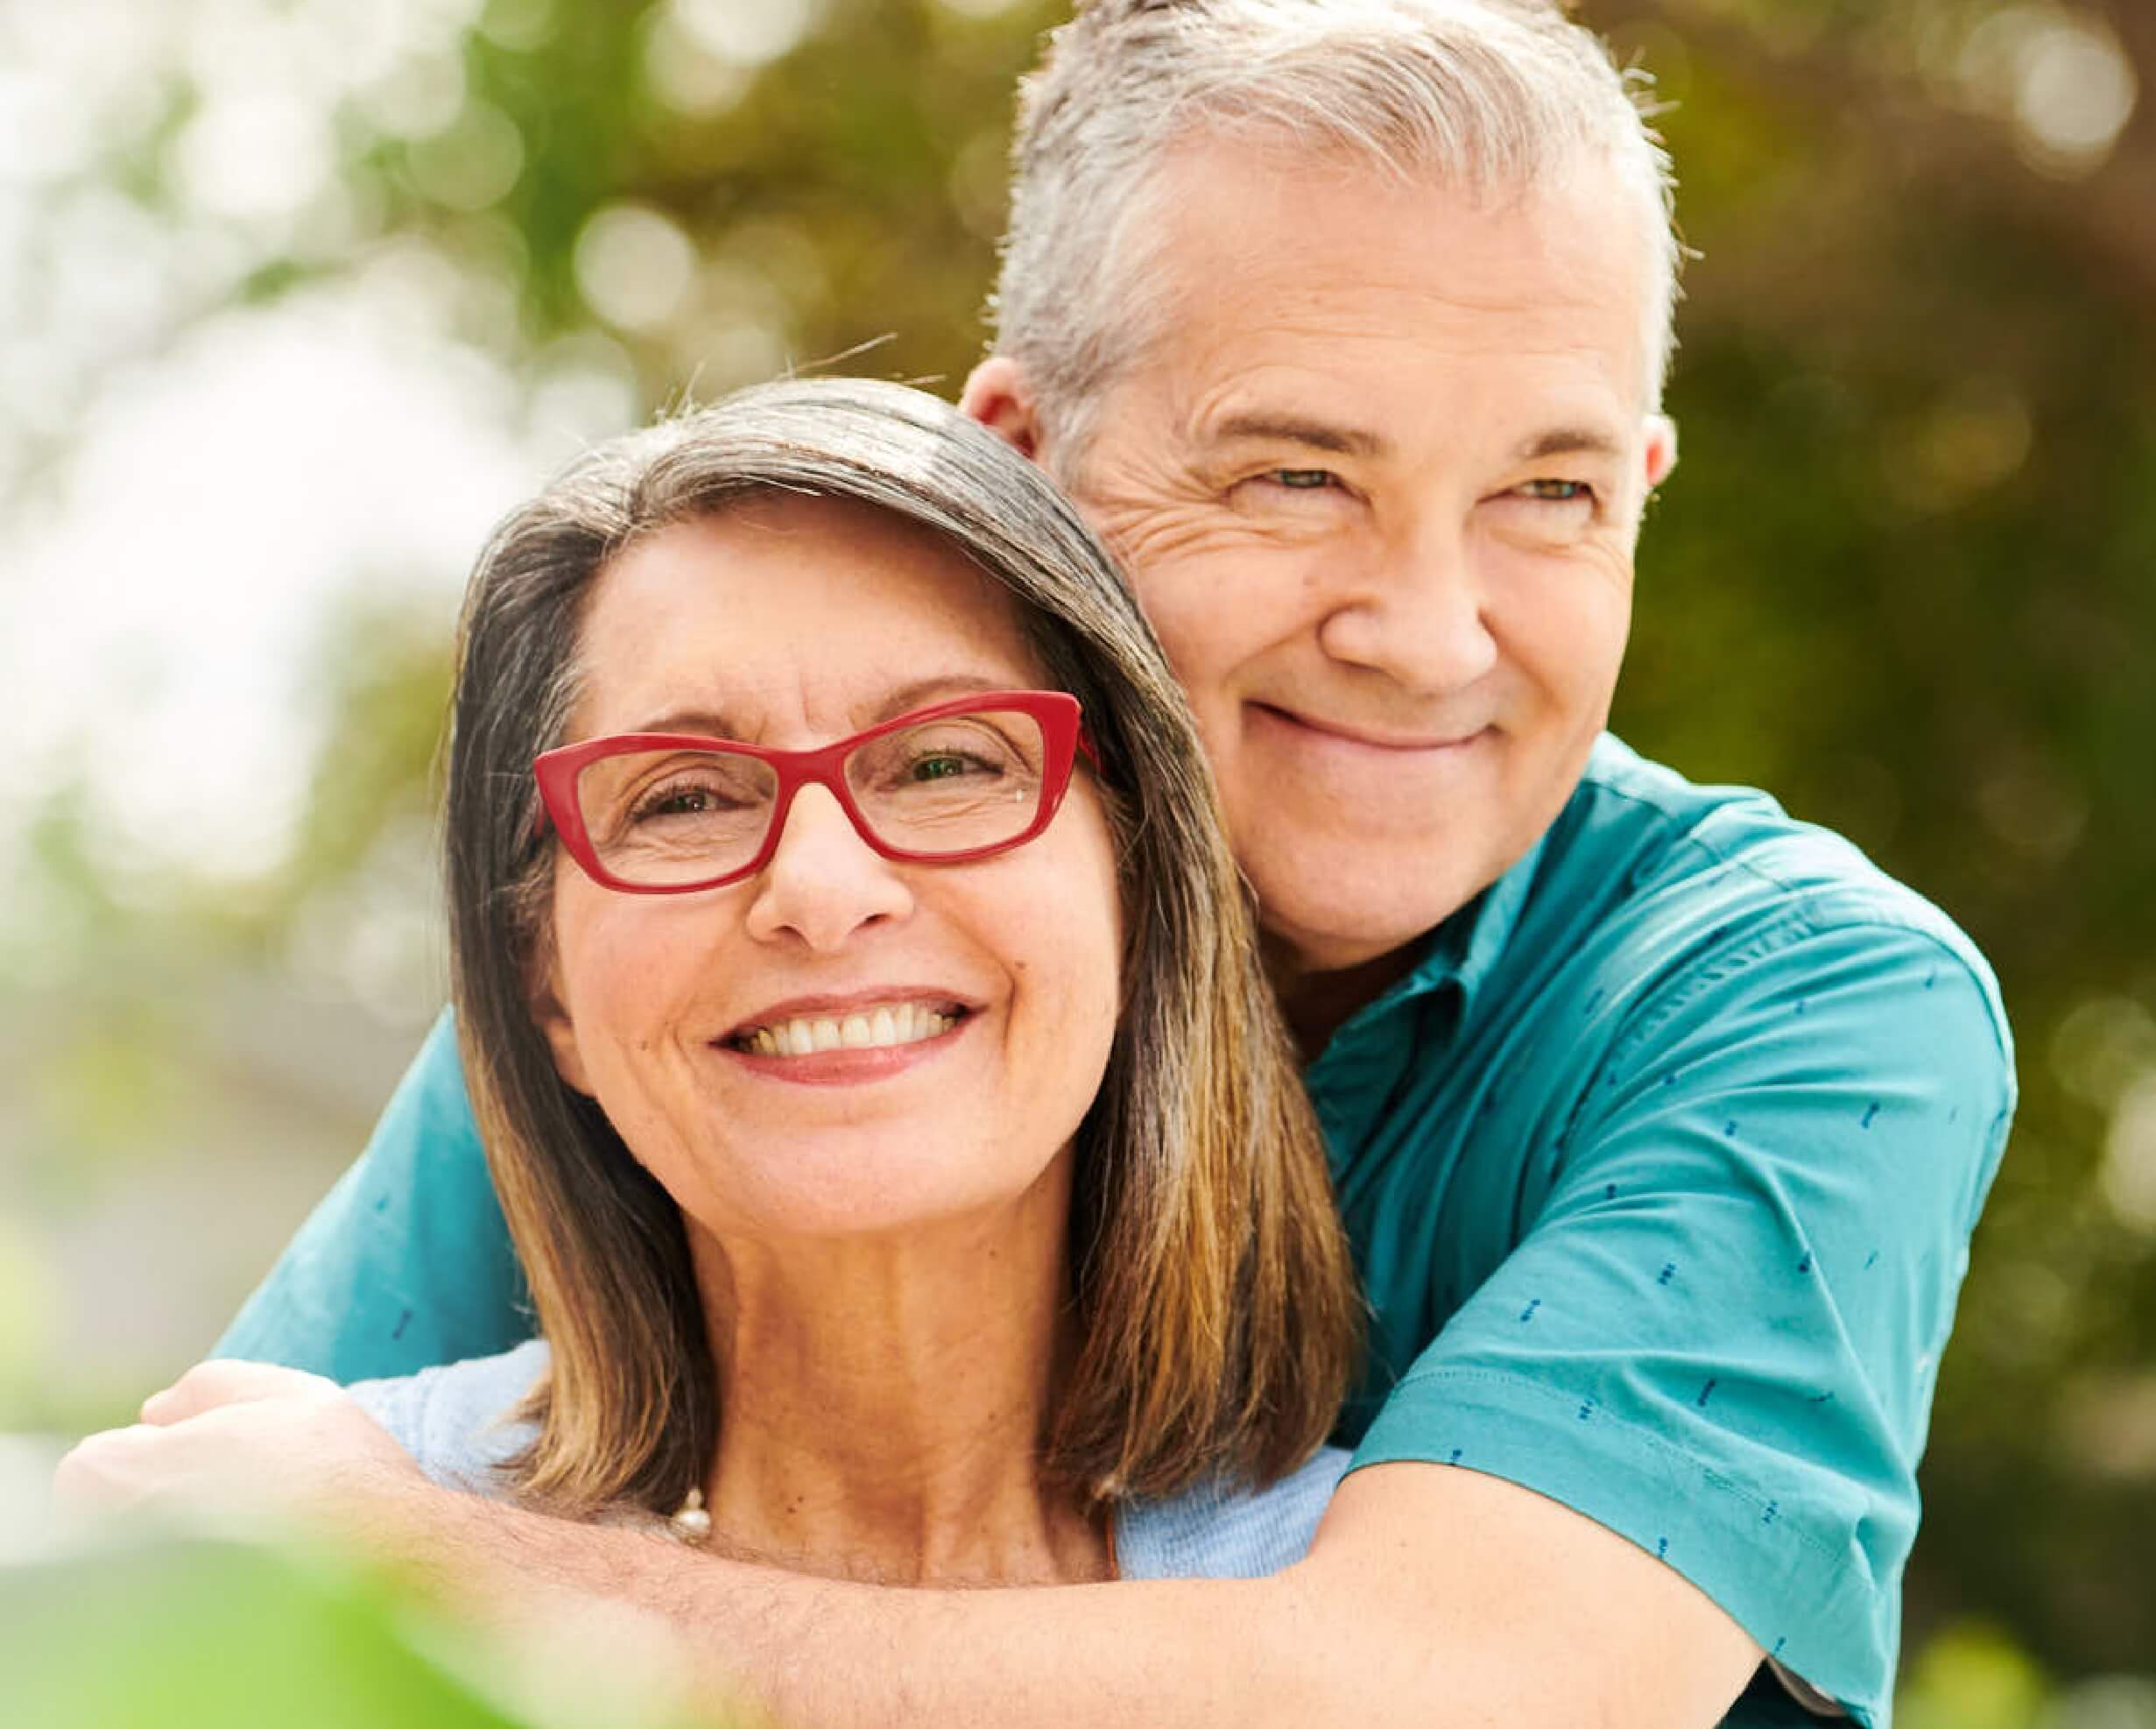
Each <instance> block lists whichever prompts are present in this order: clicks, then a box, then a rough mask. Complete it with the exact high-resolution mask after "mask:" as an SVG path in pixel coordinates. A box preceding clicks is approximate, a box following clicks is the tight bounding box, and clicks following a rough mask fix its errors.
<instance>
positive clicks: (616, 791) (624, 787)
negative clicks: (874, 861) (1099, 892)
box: [576, 709, 1047, 887]
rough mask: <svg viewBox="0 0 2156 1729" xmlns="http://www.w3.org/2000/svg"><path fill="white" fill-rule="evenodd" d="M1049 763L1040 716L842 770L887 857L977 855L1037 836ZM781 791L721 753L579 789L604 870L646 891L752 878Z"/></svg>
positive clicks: (1005, 714) (897, 750) (647, 756)
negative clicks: (890, 853) (741, 873)
mask: <svg viewBox="0 0 2156 1729" xmlns="http://www.w3.org/2000/svg"><path fill="white" fill-rule="evenodd" d="M1046 759H1047V748H1046V741H1045V739H1044V738H1043V737H1042V736H1041V730H1040V725H1039V722H1038V721H1036V720H1035V719H1034V718H1033V717H1032V716H1031V715H1027V714H1023V713H1019V712H1016V711H1007V710H1003V709H987V710H970V711H968V712H967V713H964V714H958V715H948V716H943V717H942V718H941V719H939V720H930V721H923V722H921V723H919V725H916V726H908V727H902V728H900V729H899V730H897V731H895V732H886V733H882V734H879V735H878V736H877V737H873V738H869V739H865V740H863V742H862V743H861V744H860V745H856V747H855V748H854V749H853V751H851V752H849V754H848V755H847V757H846V759H845V777H846V789H847V791H848V793H849V794H851V796H852V799H853V801H854V805H855V808H856V810H857V811H858V812H859V813H860V817H861V820H862V822H863V823H864V824H865V825H866V826H867V828H868V829H869V830H870V832H871V834H872V835H873V836H874V837H875V838H876V839H877V841H879V842H881V843H883V844H884V846H886V847H890V848H892V849H893V850H898V851H901V852H912V853H920V854H925V855H928V856H931V857H934V856H936V855H940V854H948V853H961V852H970V851H973V850H976V848H980V847H989V846H997V845H999V844H1001V843H1004V842H1005V841H1011V840H1016V839H1017V838H1018V836H1020V835H1022V834H1024V833H1025V831H1026V830H1027V829H1029V828H1031V827H1032V824H1033V820H1034V818H1035V816H1036V815H1038V813H1039V808H1040V797H1041V790H1042V787H1043V785H1044V782H1045V780H1046ZM778 792H779V777H778V774H777V772H776V771H775V770H774V769H773V768H772V766H771V765H770V764H769V763H767V762H764V761H763V760H762V759H759V758H757V757H751V756H746V755H743V754H742V753H741V752H736V751H728V750H722V749H714V750H708V751H638V752H628V753H625V754H623V755H619V756H609V757H602V758H600V759H597V760H596V761H594V762H591V763H588V764H587V765H586V766H585V767H584V769H583V771H582V773H581V774H580V775H579V776H578V777H577V782H576V797H577V804H578V806H579V808H580V809H581V812H582V815H583V819H584V830H585V833H586V834H587V835H588V836H589V837H590V840H591V843H592V846H593V849H594V850H595V851H596V852H597V853H598V855H599V861H600V863H601V864H602V865H605V866H606V868H607V870H608V871H609V872H612V874H613V875H615V876H616V877H618V878H619V879H621V880H622V881H624V882H626V883H633V884H636V885H638V886H645V887H664V886H669V885H672V884H676V883H690V882H701V881H703V880H706V879H710V878H714V877H722V876H724V875H726V874H727V873H728V872H732V871H738V870H741V869H743V867H744V866H746V865H748V864H749V863H750V861H751V860H753V859H754V858H755V857H756V856H757V853H758V852H759V851H760V850H762V849H763V846H764V837H765V836H766V835H768V834H769V832H770V830H771V826H772V818H773V813H774V812H775V811H776V809H777V808H778Z"/></svg>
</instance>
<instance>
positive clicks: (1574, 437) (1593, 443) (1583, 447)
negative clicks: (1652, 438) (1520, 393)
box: [1519, 426, 1624, 462]
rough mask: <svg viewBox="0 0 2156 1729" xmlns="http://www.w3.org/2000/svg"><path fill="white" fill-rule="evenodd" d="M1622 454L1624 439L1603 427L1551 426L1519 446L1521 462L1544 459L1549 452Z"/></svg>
mask: <svg viewBox="0 0 2156 1729" xmlns="http://www.w3.org/2000/svg"><path fill="white" fill-rule="evenodd" d="M1552 456H1606V457H1608V458H1610V460H1611V461H1612V462H1616V461H1618V460H1621V459H1622V458H1623V456H1624V441H1623V440H1622V439H1620V438H1618V437H1617V434H1615V433H1613V432H1610V430H1608V429H1607V428H1606V427H1587V426H1579V427H1551V428H1550V429H1549V430H1548V431H1547V432H1539V433H1537V434H1535V435H1534V436H1533V437H1532V438H1530V439H1528V440H1527V441H1525V443H1523V444H1522V445H1521V446H1520V447H1519V460H1520V461H1521V462H1546V461H1547V460H1548V459H1549V458H1550V457H1552Z"/></svg>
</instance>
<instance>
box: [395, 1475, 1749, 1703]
mask: <svg viewBox="0 0 2156 1729" xmlns="http://www.w3.org/2000/svg"><path fill="white" fill-rule="evenodd" d="M382 1517H383V1520H384V1522H383V1523H381V1524H378V1525H377V1527H376V1528H375V1529H374V1531H372V1532H371V1533H370V1536H372V1538H373V1540H375V1541H377V1542H383V1543H384V1544H386V1546H387V1547H389V1548H390V1549H392V1550H394V1551H397V1552H399V1553H401V1554H402V1555H404V1556H405V1557H406V1558H408V1559H409V1560H411V1561H412V1562H413V1563H415V1564H417V1565H418V1566H419V1569H420V1570H421V1571H422V1572H423V1574H425V1575H426V1576H427V1577H429V1578H430V1579H431V1580H432V1581H433V1582H434V1583H435V1584H437V1585H438V1586H439V1588H440V1590H441V1591H442V1592H443V1593H444V1595H445V1596H447V1598H450V1599H451V1600H452V1601H458V1602H461V1603H462V1604H464V1605H465V1606H468V1607H469V1608H470V1609H471V1610H473V1611H475V1612H476V1613H477V1614H478V1615H479V1617H480V1618H481V1619H482V1620H493V1621H497V1622H499V1623H503V1624H507V1625H517V1624H521V1623H525V1622H527V1621H536V1622H540V1623H549V1622H552V1621H553V1620H555V1619H556V1618H557V1615H558V1613H559V1611H560V1610H561V1609H563V1608H564V1607H567V1608H571V1609H574V1606H576V1605H577V1604H579V1603H581V1602H584V1601H588V1600H589V1599H590V1598H609V1599H615V1600H623V1599H625V1600H628V1601H630V1602H632V1603H634V1604H636V1605H638V1606H641V1607H643V1608H644V1609H646V1610H648V1611H650V1612H651V1613H652V1614H654V1615H655V1616H657V1617H659V1619H661V1620H664V1621H665V1622H666V1623H667V1624H668V1625H669V1626H671V1627H673V1629H674V1630H675V1631H676V1632H677V1633H678V1634H679V1635H680V1639H681V1641H682V1645H683V1648H684V1649H685V1650H686V1651H687V1653H688V1654H689V1657H690V1660H691V1662H692V1664H693V1666H694V1675H695V1676H696V1682H697V1687H696V1691H697V1693H698V1695H699V1698H700V1702H701V1703H702V1704H705V1705H706V1706H707V1707H708V1708H714V1709H723V1708H724V1707H725V1706H726V1705H727V1704H729V1703H731V1702H733V1701H736V1700H738V1699H741V1698H743V1697H748V1698H750V1699H751V1700H754V1701H757V1702H758V1703H759V1704H762V1705H763V1706H764V1707H765V1708H766V1709H768V1710H769V1711H771V1712H772V1714H773V1715H774V1716H775V1717H776V1718H778V1719H779V1721H780V1722H782V1723H786V1724H790V1725H815V1729H868V1726H869V1725H893V1726H894V1729H895V1726H896V1725H928V1724H933V1725H939V1729H974V1726H975V1725H978V1729H990V1725H994V1726H995V1729H1005V1725H1011V1724H1018V1723H1023V1724H1025V1725H1030V1726H1031V1729H1110V1725H1113V1729H1126V1725H1130V1724H1132V1723H1143V1724H1146V1725H1157V1726H1158V1729H1182V1725H1191V1726H1192V1729H1196V1725H1222V1724H1228V1723H1233V1724H1237V1725H1251V1726H1252V1729H1258V1726H1259V1725H1275V1724H1277V1725H1282V1729H1289V1726H1290V1725H1292V1726H1293V1729H1310V1725H1335V1724H1342V1725H1344V1724H1350V1723H1352V1724H1356V1725H1365V1729H1382V1725H1400V1729H1485V1725H1498V1724H1503V1725H1505V1729H1582V1725H1589V1724H1593V1725H1606V1729H1709V1725H1713V1724H1716V1723H1717V1722H1720V1721H1721V1720H1722V1718H1723V1713H1724V1712H1725V1711H1727V1710H1728V1709H1729V1707H1730V1703H1731V1701H1733V1700H1734V1699H1735V1698H1736V1697H1737V1694H1738V1692H1739V1691H1740V1690H1742V1689H1743V1687H1744V1683H1745V1682H1746V1680H1747V1679H1748V1678H1749V1677H1750V1676H1751V1673H1752V1671H1753V1670H1754V1669H1757V1667H1758V1662H1759V1657H1760V1653H1759V1650H1758V1647H1757V1646H1755V1645H1754V1644H1753V1643H1752V1642H1751V1639H1750V1638H1749V1637H1747V1636H1746V1635H1745V1634H1744V1632H1743V1631H1742V1630H1741V1629H1739V1628H1738V1627H1737V1625H1736V1624H1735V1623H1734V1622H1733V1621H1731V1620H1730V1619H1729V1617H1727V1616H1726V1615H1724V1614H1723V1613H1722V1612H1721V1611H1720V1610H1719V1609H1717V1608H1716V1607H1715V1606H1714V1605H1713V1604H1711V1603H1709V1601H1708V1600H1707V1598H1705V1597H1703V1596H1702V1595H1701V1594H1700V1593H1699V1592H1698V1591H1696V1590H1695V1588H1694V1587H1692V1586H1691V1585H1689V1584H1687V1583H1686V1582H1685V1581H1684V1580H1683V1579H1682V1578H1681V1577H1679V1576H1678V1575H1677V1574H1676V1573H1674V1572H1673V1571H1672V1570H1670V1569H1668V1568H1666V1567H1664V1566H1662V1565H1661V1564H1660V1563H1658V1562H1656V1561H1655V1560H1654V1559H1653V1558H1652V1556H1647V1555H1645V1554H1644V1553H1642V1552H1641V1551H1640V1550H1638V1549H1635V1548H1634V1547H1633V1546H1632V1545H1631V1544H1630V1543H1628V1542H1624V1540H1623V1539H1621V1538H1618V1537H1615V1536H1612V1535H1610V1534H1609V1533H1608V1532H1606V1531H1604V1530H1603V1529H1602V1528H1600V1527H1599V1526H1596V1525H1595V1524H1593V1523H1592V1522H1591V1521H1588V1520H1585V1519H1583V1518H1582V1517H1580V1516H1579V1515H1578V1514H1574V1513H1571V1512H1569V1511H1568V1510H1567V1509H1565V1508H1564V1507H1560V1506H1558V1505H1557V1504H1556V1503H1555V1502H1554V1501H1547V1500H1543V1499H1542V1498H1541V1497H1540V1496H1538V1495H1535V1494H1532V1493H1529V1492H1527V1491H1525V1490H1523V1489H1519V1488H1516V1487H1514V1486H1512V1485H1511V1484H1508V1483H1504V1482H1502V1481H1500V1480H1498V1479H1497V1478H1490V1477H1485V1476H1483V1475H1481V1474H1479V1473H1477V1472H1475V1471H1455V1470H1448V1469H1446V1468H1444V1467H1442V1466H1429V1465H1382V1466H1374V1467H1371V1468H1370V1469H1368V1470H1364V1471H1358V1472H1356V1473H1355V1474H1354V1475H1353V1476H1351V1477H1349V1478H1348V1480H1347V1481H1346V1482H1345V1483H1344V1484H1342V1487H1341V1489H1340V1491H1339V1493H1337V1495H1335V1498H1334V1501H1333V1504H1332V1507H1331V1509H1330V1510H1329V1511H1328V1514H1327V1515H1326V1518H1325V1522H1324V1524H1323V1526H1322V1527H1321V1529H1320V1531H1319V1533H1318V1536H1317V1540H1316V1542H1314V1544H1313V1546H1312V1549H1311V1551H1310V1554H1309V1556H1308V1558H1307V1559H1306V1560H1305V1561H1304V1562H1302V1563H1300V1565H1298V1566H1296V1567H1294V1568H1293V1569H1291V1570H1288V1571H1287V1572H1285V1573H1281V1574H1278V1575H1275V1576H1273V1577H1271V1578H1265V1579H1249V1580H1242V1579H1235V1580H1229V1579H1194V1580H1150V1581H1131V1582H1127V1583H1122V1584H1110V1585H1086V1586H1073V1587H1069V1588H1067V1589H1062V1590H1000V1591H900V1590H892V1589H889V1588H885V1587H879V1586H872V1585H857V1584H844V1583H836V1582H832V1581H828V1580H816V1579H808V1578H804V1577H800V1576H797V1575H791V1574H785V1573H779V1572H772V1571H769V1570H763V1569H759V1568H752V1567H747V1566H743V1565H739V1564H736V1563H730V1562H726V1561H722V1560H716V1559H714V1558H712V1557H710V1556H703V1555H701V1554H697V1553H695V1552H694V1551H691V1550H687V1549H682V1548H680V1546H678V1545H676V1544H674V1543H672V1542H667V1541H666V1540H664V1539H658V1538H652V1537H649V1536H645V1535H640V1534H637V1533H632V1532H627V1531H622V1530H618V1529H609V1528H600V1527H594V1526H570V1525H564V1524H560V1523H559V1522H557V1521H551V1520H548V1519H546V1518H543V1517H540V1516H538V1515H534V1514H523V1513H518V1512H516V1511H513V1510H510V1509H505V1508H503V1507H499V1506H498V1505H496V1504H494V1503H490V1502H483V1501H479V1500H473V1499H471V1498H469V1497H458V1496H451V1495H446V1494H443V1493H440V1492H439V1491H434V1490H426V1491H425V1492H424V1493H423V1494H417V1495H414V1496H412V1497H410V1498H408V1499H406V1500H404V1501H403V1502H402V1503H401V1504H400V1505H398V1506H397V1507H395V1508H393V1509H390V1510H388V1511H386V1512H385V1513H384V1514H383V1515H382Z"/></svg>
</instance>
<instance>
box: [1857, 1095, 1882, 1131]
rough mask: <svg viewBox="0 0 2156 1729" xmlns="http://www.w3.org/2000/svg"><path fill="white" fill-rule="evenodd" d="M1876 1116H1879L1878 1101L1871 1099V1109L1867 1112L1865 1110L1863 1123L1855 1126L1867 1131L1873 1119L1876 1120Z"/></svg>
mask: <svg viewBox="0 0 2156 1729" xmlns="http://www.w3.org/2000/svg"><path fill="white" fill-rule="evenodd" d="M1878 1114H1879V1101H1878V1099H1876V1098H1875V1099H1873V1100H1872V1101H1871V1108H1870V1109H1869V1110H1867V1111H1866V1112H1864V1121H1863V1122H1862V1123H1860V1124H1859V1125H1858V1127H1860V1128H1867V1129H1868V1128H1870V1127H1871V1124H1872V1121H1873V1119H1875V1118H1877V1117H1878Z"/></svg>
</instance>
